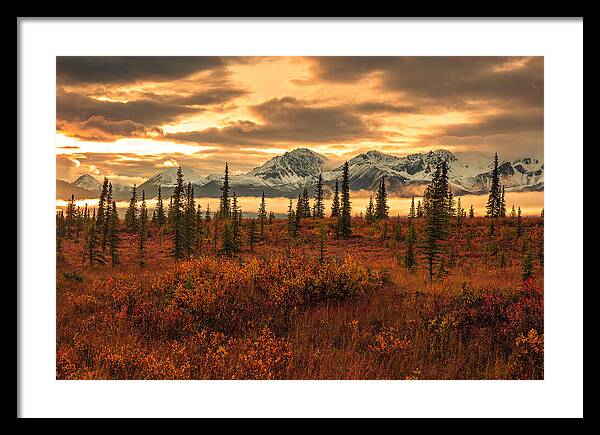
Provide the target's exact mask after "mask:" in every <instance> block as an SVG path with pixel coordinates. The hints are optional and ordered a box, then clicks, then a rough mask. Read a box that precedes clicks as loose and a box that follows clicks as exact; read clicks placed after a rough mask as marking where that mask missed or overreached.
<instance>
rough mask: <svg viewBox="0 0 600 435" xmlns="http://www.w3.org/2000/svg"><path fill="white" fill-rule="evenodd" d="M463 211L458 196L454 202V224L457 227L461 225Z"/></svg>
mask: <svg viewBox="0 0 600 435" xmlns="http://www.w3.org/2000/svg"><path fill="white" fill-rule="evenodd" d="M463 213H464V210H463V207H462V202H461V200H460V197H459V198H458V201H457V203H456V226H457V227H458V228H460V227H461V224H462V218H463Z"/></svg>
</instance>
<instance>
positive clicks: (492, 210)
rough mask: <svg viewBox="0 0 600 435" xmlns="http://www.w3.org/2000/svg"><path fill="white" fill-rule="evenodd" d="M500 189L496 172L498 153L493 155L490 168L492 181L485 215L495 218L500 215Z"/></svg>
mask: <svg viewBox="0 0 600 435" xmlns="http://www.w3.org/2000/svg"><path fill="white" fill-rule="evenodd" d="M501 196H502V193H501V191H500V174H499V172H498V153H496V154H495V155H494V169H493V170H492V182H491V185H490V195H489V197H488V202H487V205H486V210H487V216H488V217H491V218H497V217H499V216H500V207H501V201H502V198H501Z"/></svg>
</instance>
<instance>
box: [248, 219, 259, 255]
mask: <svg viewBox="0 0 600 435" xmlns="http://www.w3.org/2000/svg"><path fill="white" fill-rule="evenodd" d="M257 239H258V234H256V219H250V222H249V223H248V246H250V251H251V252H254V245H255V244H256V240H257Z"/></svg>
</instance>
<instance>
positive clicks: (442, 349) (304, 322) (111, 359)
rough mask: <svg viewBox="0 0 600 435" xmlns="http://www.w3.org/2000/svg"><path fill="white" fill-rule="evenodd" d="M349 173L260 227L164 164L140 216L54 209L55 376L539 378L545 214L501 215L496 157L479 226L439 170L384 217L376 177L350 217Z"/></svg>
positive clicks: (265, 211)
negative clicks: (166, 175)
mask: <svg viewBox="0 0 600 435" xmlns="http://www.w3.org/2000/svg"><path fill="white" fill-rule="evenodd" d="M348 178H349V176H348V165H347V163H346V165H345V166H344V170H343V172H342V176H341V179H340V180H338V181H336V183H335V189H334V193H333V202H332V206H331V207H327V208H326V207H325V198H324V189H323V182H322V180H321V178H320V177H319V179H318V180H317V183H316V186H311V187H314V191H315V193H314V195H311V196H310V197H309V195H308V190H307V189H305V190H304V193H303V194H301V195H300V196H298V197H297V198H291V199H290V202H289V208H288V212H287V216H286V217H285V218H281V217H276V215H275V213H274V212H273V211H272V210H270V209H269V204H268V199H266V198H265V197H264V195H263V197H262V199H261V200H260V201H259V202H258V203H257V204H256V210H252V212H256V216H257V217H256V218H249V217H244V212H243V211H242V210H241V209H240V206H239V203H238V198H237V197H236V194H235V192H234V191H233V190H232V189H231V188H230V186H229V167H228V166H227V165H226V166H225V172H224V176H223V179H222V187H221V193H222V194H221V198H220V201H219V207H218V209H216V210H211V209H210V208H209V207H206V208H202V206H201V205H200V204H197V203H196V200H195V198H194V189H193V187H192V185H191V184H189V183H188V184H186V183H184V177H183V174H182V171H181V168H180V170H179V172H178V177H177V184H176V186H175V188H174V190H173V193H172V195H170V196H169V197H168V198H163V197H162V194H161V191H160V188H159V191H158V197H157V202H156V206H155V207H154V209H153V210H152V212H150V211H149V209H148V207H147V205H146V197H145V192H144V191H142V192H138V191H137V190H136V189H135V186H134V188H133V190H132V196H131V200H130V203H129V207H128V208H127V210H126V212H125V215H124V217H123V218H121V216H120V215H119V213H118V210H117V205H116V202H115V200H114V198H113V193H112V185H111V182H110V180H109V179H107V178H105V179H104V184H103V188H102V192H101V194H100V198H99V202H98V205H97V207H94V208H92V209H90V208H88V207H87V206H86V207H79V206H76V204H75V198H74V197H71V200H70V201H69V202H68V204H67V206H66V207H65V209H64V210H62V209H61V210H59V211H58V212H57V214H56V240H57V243H56V262H57V278H56V292H57V305H56V314H57V318H56V326H57V335H56V377H57V379H406V380H420V379H543V377H544V315H543V307H544V304H543V284H544V216H543V210H540V214H539V215H538V216H524V215H522V213H521V208H520V207H519V205H518V204H515V205H512V204H511V205H510V206H509V205H507V204H506V202H505V199H504V187H503V186H502V182H501V177H500V174H499V172H498V158H497V156H496V157H495V161H494V169H493V172H492V177H491V181H490V188H489V199H488V202H487V207H486V213H485V215H482V216H478V215H476V213H475V211H474V209H473V206H472V205H469V204H463V203H462V201H461V197H460V196H458V197H454V196H453V192H452V189H451V186H450V183H449V177H448V165H447V163H446V162H445V161H442V162H440V163H439V164H438V165H437V167H436V168H435V171H434V173H433V175H432V178H431V182H430V183H429V185H428V186H427V188H426V190H425V193H424V194H423V197H422V199H420V200H418V201H416V202H415V199H414V198H413V200H412V203H411V206H410V209H409V210H407V212H406V214H405V215H396V216H391V215H390V212H389V207H388V192H387V190H386V180H385V177H383V178H382V179H381V181H380V182H379V187H378V189H377V191H376V192H375V193H374V195H373V197H372V198H371V199H370V201H369V204H368V207H367V208H366V209H365V210H354V209H353V208H352V192H351V190H350V188H349V180H348Z"/></svg>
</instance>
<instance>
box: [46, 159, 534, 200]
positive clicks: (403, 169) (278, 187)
mask: <svg viewBox="0 0 600 435" xmlns="http://www.w3.org/2000/svg"><path fill="white" fill-rule="evenodd" d="M441 160H446V161H448V163H449V168H450V183H451V186H452V187H453V189H454V190H455V193H456V194H458V195H461V194H467V193H473V194H478V193H484V192H487V191H488V190H489V185H490V181H491V171H492V167H493V159H492V158H491V156H489V157H487V156H485V157H481V156H478V157H475V156H468V155H463V154H453V153H451V152H450V151H446V150H436V151H430V152H428V153H417V154H410V155H408V156H405V157H397V156H392V155H389V154H384V153H381V152H379V151H374V150H372V151H368V152H366V153H363V154H359V155H357V156H355V157H353V158H352V159H350V160H348V169H349V174H350V189H352V190H355V191H356V190H367V191H374V190H375V189H376V188H377V185H378V183H379V181H380V180H381V178H382V177H383V176H385V177H386V186H387V187H388V191H389V192H390V193H393V194H396V195H399V196H410V195H413V194H415V192H416V191H417V192H418V190H419V189H422V188H423V186H425V185H426V184H427V183H428V182H429V181H430V180H431V175H432V173H433V172H434V170H435V166H436V164H437V163H438V162H440V161H441ZM330 167H331V165H330V162H329V161H328V159H327V158H326V157H325V156H323V155H321V154H318V153H316V152H314V151H311V150H309V149H307V148H298V149H295V150H293V151H289V152H286V153H285V154H283V155H281V156H277V157H274V158H272V159H270V160H268V161H267V162H266V163H264V164H263V165H261V166H259V167H257V168H254V169H252V170H251V171H249V172H248V173H246V174H243V175H230V178H229V183H230V186H231V189H232V191H235V192H236V194H237V195H238V196H259V195H261V194H262V193H263V191H264V193H265V195H266V196H270V197H274V196H286V197H288V196H295V195H298V193H299V192H301V191H302V190H303V189H304V187H308V188H309V189H311V188H312V187H313V186H314V184H315V182H316V180H317V178H318V176H319V174H321V175H322V177H323V180H324V184H325V186H326V188H327V189H331V188H332V186H333V185H334V184H335V180H336V179H337V180H340V181H341V176H342V169H343V166H338V167H335V168H333V169H328V168H330ZM499 169H500V174H501V181H502V184H503V185H504V186H505V187H506V190H507V191H526V190H543V189H544V163H543V162H542V161H540V160H539V159H537V158H534V157H523V158H520V159H516V160H512V161H501V163H500V165H499ZM182 170H183V178H184V182H185V183H187V182H191V183H192V185H193V186H194V192H195V195H196V196H197V197H216V196H219V195H220V194H221V190H220V188H221V186H222V180H223V174H210V175H208V176H206V177H204V176H201V175H199V174H198V173H197V172H196V171H195V170H194V169H191V168H186V167H184V168H182ZM176 177H177V168H168V169H165V170H163V171H161V172H159V173H157V174H155V175H153V176H152V177H150V178H149V179H148V180H146V181H145V182H144V183H142V184H141V185H140V186H138V191H140V192H141V191H142V190H144V191H145V194H146V197H148V198H152V197H154V196H156V194H157V191H158V186H161V190H162V193H163V196H168V195H170V194H171V193H172V191H173V187H174V186H175V183H176ZM58 181H61V182H62V183H66V182H64V181H62V180H57V182H58ZM67 184H70V185H71V186H74V187H75V188H77V189H84V190H87V191H90V192H93V193H95V194H96V193H98V192H99V191H100V190H101V188H102V185H101V183H100V182H99V181H98V180H96V179H95V178H94V177H92V176H91V175H87V174H86V175H82V176H80V177H79V178H78V179H77V180H75V181H74V182H73V183H67ZM57 186H58V184H57ZM415 188H416V189H417V190H416V191H415ZM113 190H114V191H115V198H116V199H122V197H124V196H125V197H128V195H129V194H130V190H131V187H130V186H124V185H115V184H113ZM79 195H81V192H78V195H77V196H79ZM95 196H97V195H93V196H91V197H95ZM123 199H125V198H123Z"/></svg>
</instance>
